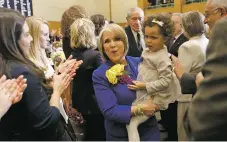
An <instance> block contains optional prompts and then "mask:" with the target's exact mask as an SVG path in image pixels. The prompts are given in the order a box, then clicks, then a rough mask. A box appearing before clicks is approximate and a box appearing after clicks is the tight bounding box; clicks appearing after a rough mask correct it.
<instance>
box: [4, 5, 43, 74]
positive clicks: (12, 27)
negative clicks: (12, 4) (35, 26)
mask: <svg viewBox="0 0 227 142" xmlns="http://www.w3.org/2000/svg"><path fill="white" fill-rule="evenodd" d="M24 23H25V17H24V16H23V15H21V14H20V13H19V12H17V11H14V10H12V9H6V8H0V47H1V50H0V56H1V68H2V69H1V72H2V73H4V74H7V76H9V77H11V75H10V66H9V63H10V62H17V63H21V64H24V65H25V66H26V67H28V68H29V69H30V70H31V71H32V72H33V73H34V74H35V75H36V76H37V77H38V78H41V77H43V78H44V73H43V71H41V70H39V69H38V68H36V67H35V65H34V64H33V63H32V62H31V61H30V60H29V59H28V58H27V57H26V55H25V54H24V52H23V51H22V50H21V48H20V47H19V44H18V41H19V40H20V38H21V34H22V32H23V25H24Z"/></svg>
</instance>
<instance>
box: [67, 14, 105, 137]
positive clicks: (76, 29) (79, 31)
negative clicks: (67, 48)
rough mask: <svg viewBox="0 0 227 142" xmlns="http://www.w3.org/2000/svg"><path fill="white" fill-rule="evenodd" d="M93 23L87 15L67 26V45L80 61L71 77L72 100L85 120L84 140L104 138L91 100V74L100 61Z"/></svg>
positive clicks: (96, 110)
mask: <svg viewBox="0 0 227 142" xmlns="http://www.w3.org/2000/svg"><path fill="white" fill-rule="evenodd" d="M94 31H95V26H94V24H93V23H92V21H91V20H89V19H87V18H79V19H77V20H76V21H75V22H74V23H73V24H72V25H71V34H70V35H71V47H72V49H73V52H72V55H73V58H74V59H77V60H78V59H79V60H82V61H83V63H82V64H81V66H80V68H79V69H78V70H77V75H76V77H75V78H74V80H73V87H72V103H73V107H74V108H76V109H77V110H78V111H79V112H80V113H81V114H82V115H83V117H84V119H85V120H86V130H85V133H86V136H85V140H87V141H104V140H105V129H104V118H103V116H102V114H101V112H100V111H99V109H98V106H97V104H96V101H95V96H94V94H95V93H94V88H93V84H92V73H93V71H94V70H95V69H96V68H98V67H99V65H100V64H101V62H102V61H101V56H100V54H99V52H98V51H96V50H94V49H95V47H96V38H95V32H94Z"/></svg>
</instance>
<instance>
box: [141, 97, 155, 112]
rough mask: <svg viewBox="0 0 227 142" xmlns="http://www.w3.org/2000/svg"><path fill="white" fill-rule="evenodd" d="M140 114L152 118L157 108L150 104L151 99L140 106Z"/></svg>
mask: <svg viewBox="0 0 227 142" xmlns="http://www.w3.org/2000/svg"><path fill="white" fill-rule="evenodd" d="M141 107H142V112H143V113H144V115H147V116H153V115H154V113H155V112H156V111H158V110H159V107H158V106H157V105H155V104H154V103H153V102H152V99H149V100H147V101H146V102H145V103H143V104H141Z"/></svg>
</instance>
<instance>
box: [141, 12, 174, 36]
mask: <svg viewBox="0 0 227 142" xmlns="http://www.w3.org/2000/svg"><path fill="white" fill-rule="evenodd" d="M153 20H155V21H158V22H163V25H162V26H161V25H159V24H158V23H155V22H153ZM155 25H157V26H158V27H159V28H160V32H161V34H162V35H163V36H164V38H170V37H172V35H173V32H174V30H175V29H174V24H173V22H172V21H171V18H170V16H168V15H166V14H154V15H150V16H148V17H147V18H146V19H145V21H144V22H143V24H142V31H143V33H145V27H147V26H148V27H153V26H155Z"/></svg>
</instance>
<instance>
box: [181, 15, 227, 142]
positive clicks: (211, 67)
mask: <svg viewBox="0 0 227 142" xmlns="http://www.w3.org/2000/svg"><path fill="white" fill-rule="evenodd" d="M222 19H223V20H222ZM222 19H221V20H220V21H218V22H217V23H216V24H215V26H214V27H213V29H212V34H211V37H210V43H209V45H208V48H207V61H206V63H205V64H204V66H203V68H202V73H203V75H204V79H203V81H202V82H201V83H200V85H199V87H198V90H197V92H196V94H195V96H194V97H193V100H192V103H191V104H190V105H189V108H188V113H187V116H185V122H187V124H188V125H186V128H187V130H188V131H189V134H190V136H191V138H192V140H195V141H226V140H227V136H226V131H227V113H226V112H227V103H226V102H227V95H226V94H227V89H226V86H227V73H226V70H227V48H226V45H227V42H226V36H225V35H226V33H227V29H226V28H220V27H225V26H226V23H227V19H226V18H222ZM223 21H225V22H223Z"/></svg>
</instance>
